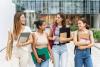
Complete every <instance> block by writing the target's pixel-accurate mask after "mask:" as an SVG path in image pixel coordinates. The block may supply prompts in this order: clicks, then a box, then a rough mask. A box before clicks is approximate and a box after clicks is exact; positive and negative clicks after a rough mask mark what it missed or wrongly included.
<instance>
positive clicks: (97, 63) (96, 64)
mask: <svg viewBox="0 0 100 67" xmlns="http://www.w3.org/2000/svg"><path fill="white" fill-rule="evenodd" d="M91 56H92V60H93V67H100V43H95V45H94V46H93V47H92V49H91ZM67 57H68V60H67V61H68V62H67V66H66V67H74V44H73V42H71V43H70V44H68V56H67ZM0 67H11V66H10V62H8V61H6V59H5V50H3V51H2V52H0ZM28 67H35V66H34V64H33V62H32V61H31V62H30V63H29V64H28ZM49 67H53V64H52V63H51V62H50V63H49Z"/></svg>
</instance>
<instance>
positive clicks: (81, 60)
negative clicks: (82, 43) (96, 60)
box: [74, 49, 93, 67]
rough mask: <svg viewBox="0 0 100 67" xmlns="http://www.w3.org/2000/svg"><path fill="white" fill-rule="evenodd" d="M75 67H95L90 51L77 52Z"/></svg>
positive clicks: (77, 50) (78, 50)
mask: <svg viewBox="0 0 100 67" xmlns="http://www.w3.org/2000/svg"><path fill="white" fill-rule="evenodd" d="M74 61H75V67H83V65H84V67H93V64H92V59H91V52H90V49H84V50H80V49H76V50H75V59H74Z"/></svg>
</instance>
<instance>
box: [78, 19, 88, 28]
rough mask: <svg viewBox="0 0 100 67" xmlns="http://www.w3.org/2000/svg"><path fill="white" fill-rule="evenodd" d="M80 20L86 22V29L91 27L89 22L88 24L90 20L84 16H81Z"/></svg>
mask: <svg viewBox="0 0 100 67" xmlns="http://www.w3.org/2000/svg"><path fill="white" fill-rule="evenodd" d="M79 20H80V21H82V22H83V23H85V24H86V26H85V27H86V29H89V28H90V27H89V24H88V21H87V20H86V18H84V17H83V18H80V19H79Z"/></svg>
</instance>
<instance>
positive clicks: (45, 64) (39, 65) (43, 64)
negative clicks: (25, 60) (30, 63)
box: [35, 59, 49, 67]
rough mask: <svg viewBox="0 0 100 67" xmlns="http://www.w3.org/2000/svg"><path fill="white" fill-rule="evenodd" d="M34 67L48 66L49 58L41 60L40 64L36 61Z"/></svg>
mask: <svg viewBox="0 0 100 67" xmlns="http://www.w3.org/2000/svg"><path fill="white" fill-rule="evenodd" d="M35 65H36V67H49V59H48V60H46V61H44V62H42V63H41V64H38V63H36V64H35Z"/></svg>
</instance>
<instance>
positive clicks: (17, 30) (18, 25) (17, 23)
mask: <svg viewBox="0 0 100 67" xmlns="http://www.w3.org/2000/svg"><path fill="white" fill-rule="evenodd" d="M22 15H24V13H23V12H17V13H16V14H15V16H14V25H13V33H14V36H15V37H17V36H18V35H19V34H20V32H21V28H22V27H21V21H20V17H21V16H22Z"/></svg>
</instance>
